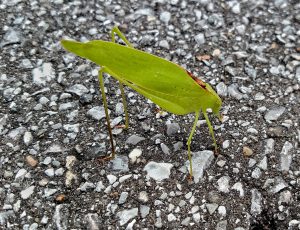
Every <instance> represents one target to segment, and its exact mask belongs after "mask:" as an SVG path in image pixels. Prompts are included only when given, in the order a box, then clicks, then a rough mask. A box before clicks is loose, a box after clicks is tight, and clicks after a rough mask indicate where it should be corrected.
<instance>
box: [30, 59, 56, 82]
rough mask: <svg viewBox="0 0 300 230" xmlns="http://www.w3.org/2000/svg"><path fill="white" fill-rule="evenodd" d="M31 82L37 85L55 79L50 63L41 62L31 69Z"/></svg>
mask: <svg viewBox="0 0 300 230" xmlns="http://www.w3.org/2000/svg"><path fill="white" fill-rule="evenodd" d="M32 78H33V83H34V84H36V85H39V86H46V84H47V83H48V82H50V81H52V80H54V79H55V71H54V68H53V66H52V63H43V64H42V66H40V67H37V68H35V69H33V70H32Z"/></svg>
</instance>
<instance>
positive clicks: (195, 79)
mask: <svg viewBox="0 0 300 230" xmlns="http://www.w3.org/2000/svg"><path fill="white" fill-rule="evenodd" d="M186 72H187V74H188V75H189V76H190V77H191V78H193V80H194V81H195V82H197V84H198V85H200V86H201V87H202V88H203V89H206V84H205V82H203V81H201V80H200V79H199V78H196V77H195V76H194V75H193V74H192V73H191V72H189V71H187V70H186Z"/></svg>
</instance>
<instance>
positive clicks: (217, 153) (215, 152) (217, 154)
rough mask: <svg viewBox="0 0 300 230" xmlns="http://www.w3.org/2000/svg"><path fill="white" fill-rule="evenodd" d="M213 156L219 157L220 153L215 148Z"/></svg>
mask: <svg viewBox="0 0 300 230" xmlns="http://www.w3.org/2000/svg"><path fill="white" fill-rule="evenodd" d="M214 154H215V156H219V154H220V152H219V150H218V149H217V148H215V151H214Z"/></svg>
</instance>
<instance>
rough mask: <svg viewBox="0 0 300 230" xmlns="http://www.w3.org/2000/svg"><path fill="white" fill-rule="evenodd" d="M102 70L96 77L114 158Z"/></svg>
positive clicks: (103, 70) (113, 152)
mask: <svg viewBox="0 0 300 230" xmlns="http://www.w3.org/2000/svg"><path fill="white" fill-rule="evenodd" d="M104 72H106V71H105V67H102V68H101V69H100V70H99V74H98V78H99V84H100V89H101V93H102V99H103V105H104V111H105V117H106V122H107V128H108V133H109V139H110V144H111V158H112V159H114V157H115V146H114V140H113V135H112V130H111V125H110V118H109V114H108V108H107V101H106V95H105V92H104V82H103V73H104Z"/></svg>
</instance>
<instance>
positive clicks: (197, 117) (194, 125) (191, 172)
mask: <svg viewBox="0 0 300 230" xmlns="http://www.w3.org/2000/svg"><path fill="white" fill-rule="evenodd" d="M199 113H200V112H199V111H197V112H196V113H195V121H194V124H193V127H192V131H191V133H190V135H189V139H188V141H187V146H188V158H189V162H190V177H191V178H192V177H193V164H192V155H191V142H192V138H193V135H194V133H195V130H196V125H197V121H198V119H199Z"/></svg>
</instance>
